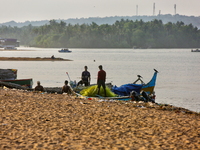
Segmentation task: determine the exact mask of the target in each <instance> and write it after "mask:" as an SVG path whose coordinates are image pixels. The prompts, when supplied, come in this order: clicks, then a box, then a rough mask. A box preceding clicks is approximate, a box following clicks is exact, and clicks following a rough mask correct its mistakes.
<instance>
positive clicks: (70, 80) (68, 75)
mask: <svg viewBox="0 0 200 150" xmlns="http://www.w3.org/2000/svg"><path fill="white" fill-rule="evenodd" d="M66 74H67V76H68V78H69V81H70V82H71V79H70V77H69V74H68V72H66Z"/></svg>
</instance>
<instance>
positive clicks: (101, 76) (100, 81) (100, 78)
mask: <svg viewBox="0 0 200 150" xmlns="http://www.w3.org/2000/svg"><path fill="white" fill-rule="evenodd" d="M99 70H100V71H99V72H98V74H97V85H98V95H99V92H100V88H101V86H102V87H103V89H104V93H105V97H106V85H105V82H106V72H105V71H104V70H103V67H102V65H100V66H99Z"/></svg>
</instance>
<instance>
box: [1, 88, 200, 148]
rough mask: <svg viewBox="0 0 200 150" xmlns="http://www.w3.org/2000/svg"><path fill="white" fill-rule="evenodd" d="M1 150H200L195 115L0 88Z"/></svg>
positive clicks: (167, 108)
mask: <svg viewBox="0 0 200 150" xmlns="http://www.w3.org/2000/svg"><path fill="white" fill-rule="evenodd" d="M0 114H1V115H0V132H1V133H0V149H60V150H61V149H114V150H123V149H125V150H136V149H138V150H146V149H153V150H156V149H157V150H160V149H177V150H179V149H186V150H192V149H200V114H199V113H195V112H191V111H188V110H185V109H182V108H175V107H173V106H169V105H158V104H155V103H142V102H132V101H130V102H121V101H112V100H110V101H104V100H98V99H92V100H89V99H84V98H78V97H75V96H68V95H66V94H48V93H35V92H31V91H24V90H16V89H7V88H0Z"/></svg>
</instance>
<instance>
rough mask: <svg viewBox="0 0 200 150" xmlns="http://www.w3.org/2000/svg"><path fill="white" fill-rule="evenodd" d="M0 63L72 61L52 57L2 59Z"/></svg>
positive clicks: (0, 58)
mask: <svg viewBox="0 0 200 150" xmlns="http://www.w3.org/2000/svg"><path fill="white" fill-rule="evenodd" d="M0 61H72V60H70V59H63V58H54V59H52V58H50V57H44V58H41V57H35V58H31V57H0Z"/></svg>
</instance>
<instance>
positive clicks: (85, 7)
mask: <svg viewBox="0 0 200 150" xmlns="http://www.w3.org/2000/svg"><path fill="white" fill-rule="evenodd" d="M154 3H155V14H156V15H157V14H159V10H161V14H172V15H173V14H174V4H176V13H178V14H180V15H186V16H200V13H199V12H200V7H199V6H200V0H0V4H1V5H0V6H1V9H0V11H1V14H0V23H4V22H8V21H12V20H13V21H16V22H25V21H40V20H51V19H69V18H88V17H106V16H107V17H110V16H133V15H136V5H138V15H147V16H151V15H153V4H154Z"/></svg>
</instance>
